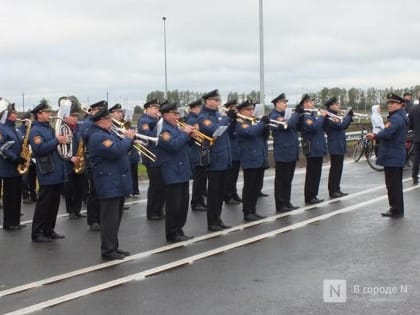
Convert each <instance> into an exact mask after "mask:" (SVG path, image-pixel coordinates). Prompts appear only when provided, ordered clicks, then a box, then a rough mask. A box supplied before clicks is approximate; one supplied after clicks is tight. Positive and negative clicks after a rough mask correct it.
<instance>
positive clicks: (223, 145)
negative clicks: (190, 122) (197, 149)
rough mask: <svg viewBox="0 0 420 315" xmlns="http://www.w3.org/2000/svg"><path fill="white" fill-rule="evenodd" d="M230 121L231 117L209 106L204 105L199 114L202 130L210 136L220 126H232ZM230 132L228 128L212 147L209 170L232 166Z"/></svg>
mask: <svg viewBox="0 0 420 315" xmlns="http://www.w3.org/2000/svg"><path fill="white" fill-rule="evenodd" d="M230 123H231V119H230V118H229V117H227V116H225V117H223V116H222V115H221V114H220V113H219V112H218V111H217V110H213V109H209V108H207V107H203V108H202V109H201V112H200V115H198V126H199V127H200V131H201V132H202V133H204V134H206V135H208V136H210V137H212V136H213V133H214V132H215V131H216V129H217V128H218V127H220V126H229V127H231V126H230ZM231 128H232V127H231ZM229 132H230V130H226V131H225V132H224V133H223V134H222V135H221V136H220V137H218V138H217V139H216V141H215V142H214V144H213V145H212V146H211V147H210V165H209V166H207V170H209V171H224V170H227V169H229V168H230V167H231V166H232V153H231V149H230V139H229Z"/></svg>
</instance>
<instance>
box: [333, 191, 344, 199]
mask: <svg viewBox="0 0 420 315" xmlns="http://www.w3.org/2000/svg"><path fill="white" fill-rule="evenodd" d="M342 196H343V195H342V194H340V193H339V192H338V191H335V192H332V193H330V198H331V199H334V198H340V197H342Z"/></svg>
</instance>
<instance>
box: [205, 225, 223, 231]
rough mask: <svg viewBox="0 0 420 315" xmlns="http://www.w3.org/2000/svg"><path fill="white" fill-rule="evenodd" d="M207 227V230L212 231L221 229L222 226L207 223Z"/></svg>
mask: <svg viewBox="0 0 420 315" xmlns="http://www.w3.org/2000/svg"><path fill="white" fill-rule="evenodd" d="M207 229H208V230H209V231H212V232H218V231H223V228H222V227H221V226H220V225H209V226H208V227H207Z"/></svg>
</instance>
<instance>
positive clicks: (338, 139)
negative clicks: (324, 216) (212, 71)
mask: <svg viewBox="0 0 420 315" xmlns="http://www.w3.org/2000/svg"><path fill="white" fill-rule="evenodd" d="M287 102H288V101H287V99H286V96H285V95H284V94H283V93H282V94H280V95H279V96H278V97H276V98H275V99H274V100H273V101H272V103H273V104H274V106H275V108H274V110H273V111H272V112H271V114H270V117H263V118H261V119H260V120H259V121H258V122H256V123H254V119H253V110H254V104H253V103H252V102H250V101H245V102H242V103H241V104H239V105H237V104H236V102H234V101H232V102H228V103H227V104H225V106H227V107H229V109H230V110H229V111H228V112H227V115H225V116H224V115H222V114H221V113H220V111H219V106H220V105H221V104H220V103H221V98H220V95H219V93H218V90H213V91H211V92H209V93H206V94H205V95H203V97H202V99H200V100H197V101H195V102H192V103H191V104H189V108H190V110H189V114H188V116H187V117H186V118H185V122H186V123H187V124H188V125H189V126H195V130H199V131H200V132H202V133H204V134H205V135H207V136H210V137H212V136H213V135H214V134H215V132H217V131H218V130H220V127H221V126H225V127H227V129H226V131H225V132H224V133H222V134H220V135H219V136H218V137H216V139H215V142H214V144H213V145H210V146H209V147H206V146H203V145H202V146H201V148H199V147H198V146H193V149H192V154H191V155H188V154H186V153H185V152H184V150H186V152H188V148H189V146H190V142H191V140H190V137H188V135H185V133H192V134H194V130H192V131H191V130H183V129H182V128H181V129H180V128H179V127H178V125H177V121H178V120H179V118H180V117H179V113H178V110H177V109H176V106H175V105H172V106H173V108H172V109H168V107H167V106H166V105H164V106H161V105H160V104H159V103H158V102H157V100H153V101H151V102H149V103H147V104H145V114H144V115H143V116H142V117H141V118H140V120H139V121H138V124H137V128H138V132H139V133H142V134H145V135H147V136H150V137H153V136H156V135H157V136H158V137H159V145H158V146H157V147H156V148H152V150H154V153H155V154H156V155H157V157H158V158H157V160H156V162H149V163H148V165H147V168H148V174H149V179H150V182H149V185H150V186H149V190H148V205H147V208H148V211H147V213H148V217H149V216H150V217H154V216H156V217H160V216H161V215H162V208H163V204H164V201H165V200H166V201H167V204H166V210H167V229H166V236H167V239H168V240H183V239H185V235H184V233H183V231H182V226H183V225H184V223H185V218H186V213H187V209H188V204H187V203H188V195H187V194H186V193H185V191H188V190H187V188H188V179H189V178H190V177H189V176H190V175H189V170H190V164H192V165H193V179H194V180H193V189H192V190H193V193H192V200H191V203H192V206H194V205H196V204H197V203H201V204H202V205H203V206H204V207H206V206H207V207H206V209H207V225H208V230H210V231H220V230H222V229H224V228H227V227H229V226H228V225H226V224H225V223H224V222H223V220H222V219H221V211H222V204H223V200H224V199H226V195H227V194H226V183H227V182H230V181H231V178H232V176H231V173H232V170H235V169H236V167H237V169H239V165H240V166H241V168H242V169H243V175H244V186H243V191H242V199H243V213H244V219H245V220H246V221H253V220H258V219H261V218H262V217H263V216H262V215H260V214H259V213H257V211H256V204H257V199H258V195H259V193H260V191H261V187H262V184H263V177H264V170H265V169H266V168H267V138H268V133H269V129H271V132H272V135H273V138H274V143H273V146H274V159H275V162H276V176H275V204H276V211H277V212H284V211H290V210H293V209H296V208H297V207H296V206H294V205H293V204H292V203H291V184H292V179H293V175H294V171H295V166H296V161H297V160H298V159H299V143H298V131H301V132H302V135H303V139H304V143H305V142H307V143H308V145H307V148H306V150H305V152H304V153H305V155H306V158H307V161H308V169H307V174H308V175H307V177H306V181H305V201H306V202H307V203H309V204H314V203H318V202H321V201H322V200H321V199H318V198H317V194H318V187H319V181H320V176H321V169H322V168H321V167H322V157H323V156H324V155H325V154H326V152H327V144H326V142H325V138H324V132H326V133H327V135H328V136H329V137H328V139H329V141H328V149H329V152H330V154H331V156H332V168H331V171H330V175H329V184H328V188H329V193H330V197H332V198H337V197H341V196H343V195H345V193H343V192H342V191H341V189H340V182H341V174H342V165H343V158H344V154H345V152H346V139H345V129H346V128H347V127H348V126H349V124H350V122H351V121H352V119H351V115H349V116H348V117H347V118H345V119H344V120H343V121H332V120H329V119H325V116H326V115H327V111H322V110H321V116H319V117H317V116H315V115H314V114H313V112H312V111H308V112H306V111H305V109H308V110H310V109H313V108H314V102H313V100H312V99H311V98H310V97H309V96H308V95H304V97H303V98H302V101H301V102H300V104H299V108H301V110H299V109H298V110H297V111H296V112H295V113H294V114H293V115H292V117H291V118H290V119H289V121H288V126H287V128H286V127H284V126H283V125H282V124H278V125H274V126H273V125H271V124H270V119H272V120H278V121H283V120H284V114H285V109H286V108H287ZM326 105H327V107H328V110H329V111H331V112H333V113H335V114H337V113H338V112H339V110H340V104H339V103H338V101H337V100H336V99H335V98H332V99H331V100H329V101H328V102H327V104H326ZM234 108H235V109H234ZM168 110H169V112H166V111H168ZM159 112H160V113H162V115H163V118H164V125H163V128H162V129H161V130H160V131H157V130H158V128H157V123H158V120H159V115H158V113H159ZM237 112H238V113H239V114H240V117H244V116H246V117H249V119H246V118H245V119H240V118H239V119H238V118H237ZM168 117H170V118H171V120H172V121H170V122H169V118H168ZM183 131H185V132H184V133H183ZM193 138H194V136H193ZM236 141H237V143H238V151H237V166H236V167H235V164H234V161H235V158H234V152H235V150H232V147H233V146H234V143H235V142H236ZM166 142H168V143H171V144H173V145H174V146H175V147H176V149H175V147H174V148H172V150H171V149H169V148H165V145H164V144H166ZM194 151H197V152H196V154H194ZM203 151H204V152H203ZM207 151H208V152H209V158H208V159H207V158H206V157H205V153H206V152H207ZM189 159H191V160H192V161H189ZM202 174H204V176H202ZM202 177H206V178H207V180H208V192H207V205H205V204H204V203H203V200H204V198H203V195H204V192H205V186H203V185H201V184H200V180H199V179H200V178H202ZM233 178H235V177H233ZM236 179H237V175H236ZM236 179H234V180H233V182H235V181H236ZM179 183H182V184H183V185H184V186H183V189H184V191H183V192H182V191H176V193H171V190H170V189H174V186H172V185H173V184H179ZM162 184H163V185H166V187H168V188H169V191H167V195H166V197H165V198H162V190H161V189H159V187H161V185H162ZM179 189H181V188H179ZM232 191H234V189H232ZM181 196H183V197H182V198H181ZM177 198H178V199H177ZM186 200H187V201H186ZM168 202H169V204H168ZM179 204H182V205H183V206H182V207H178V208H177V210H176V211H178V212H177V213H179V217H180V218H181V219H180V220H179V221H176V220H175V221H174V222H177V224H174V226H172V227H171V225H169V226H168V221H170V220H168V212H171V209H170V208H171V207H172V206H174V205H179ZM193 209H194V207H193ZM168 210H169V211H168ZM172 211H173V212H176V211H175V210H172Z"/></svg>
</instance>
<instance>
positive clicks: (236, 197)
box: [232, 194, 242, 202]
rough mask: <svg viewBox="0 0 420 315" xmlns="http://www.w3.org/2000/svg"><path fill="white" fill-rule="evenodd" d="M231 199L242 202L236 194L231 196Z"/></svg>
mask: <svg viewBox="0 0 420 315" xmlns="http://www.w3.org/2000/svg"><path fill="white" fill-rule="evenodd" d="M232 199H233V200H235V201H239V202H242V198H241V197H239V196H238V194H233V196H232Z"/></svg>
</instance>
